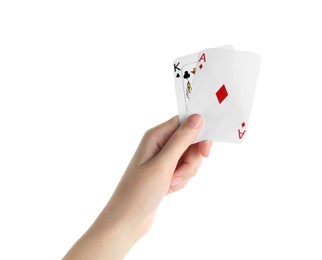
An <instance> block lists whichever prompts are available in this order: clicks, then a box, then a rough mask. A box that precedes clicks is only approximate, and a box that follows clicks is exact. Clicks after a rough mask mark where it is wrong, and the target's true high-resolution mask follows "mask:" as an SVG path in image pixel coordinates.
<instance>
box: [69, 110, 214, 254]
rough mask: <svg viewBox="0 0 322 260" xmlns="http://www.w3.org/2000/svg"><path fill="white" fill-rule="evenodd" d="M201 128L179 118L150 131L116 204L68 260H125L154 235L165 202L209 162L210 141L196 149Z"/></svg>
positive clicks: (194, 119) (196, 119)
mask: <svg viewBox="0 0 322 260" xmlns="http://www.w3.org/2000/svg"><path fill="white" fill-rule="evenodd" d="M201 127H202V118H201V116H200V115H196V114H195V115H191V116H190V117H189V118H188V119H187V120H186V121H185V122H184V123H183V124H181V126H180V125H179V121H178V117H177V116H176V117H173V118H171V119H170V120H168V121H166V122H164V123H163V124H160V125H158V126H156V127H154V128H152V129H150V130H148V131H147V132H146V133H145V135H144V136H143V138H142V141H141V143H140V144H139V146H138V148H137V151H136V152H135V154H134V156H133V158H132V160H131V162H130V163H129V165H128V167H127V169H126V171H125V173H124V175H123V177H122V179H121V180H120V183H119V184H118V186H117V188H116V189H115V191H114V193H113V195H112V197H111V199H110V200H109V202H108V203H107V205H106V206H105V208H104V209H103V211H102V212H101V213H100V215H99V216H98V218H97V219H96V220H95V222H94V223H93V224H92V226H91V227H90V228H89V230H88V231H87V232H86V233H85V234H84V235H83V236H82V237H81V238H80V239H79V240H78V241H77V242H76V243H75V245H74V246H73V247H72V248H71V249H70V250H69V252H68V253H67V254H66V256H65V257H64V258H63V259H64V260H71V259H77V260H85V259H86V260H88V259H96V260H101V259H102V260H103V259H104V260H109V259H113V260H118V259H123V258H124V257H125V256H126V254H127V252H128V251H129V250H130V249H131V247H132V246H133V245H134V244H135V243H136V242H137V241H138V240H139V239H140V238H141V237H142V236H143V235H144V234H146V232H147V231H148V230H149V228H150V226H151V224H152V221H153V218H154V215H155V213H156V211H157V208H158V206H159V204H160V202H161V201H162V199H163V198H164V197H165V196H166V195H167V194H169V193H173V192H176V191H178V190H180V189H182V188H183V187H184V186H185V185H186V184H187V183H188V182H189V180H190V179H191V178H192V177H193V176H194V175H195V174H196V172H197V170H198V168H199V166H200V164H201V161H202V158H203V157H208V156H209V151H210V148H211V143H210V142H209V141H204V142H200V143H197V144H192V143H193V142H194V140H195V138H196V137H197V135H198V133H199V131H200V129H201Z"/></svg>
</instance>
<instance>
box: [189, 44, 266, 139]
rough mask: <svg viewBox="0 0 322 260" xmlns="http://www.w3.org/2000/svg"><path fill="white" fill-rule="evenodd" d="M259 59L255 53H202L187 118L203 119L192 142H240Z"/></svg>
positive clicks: (248, 114) (250, 106)
mask: <svg viewBox="0 0 322 260" xmlns="http://www.w3.org/2000/svg"><path fill="white" fill-rule="evenodd" d="M259 66H260V57H259V55H258V54H256V53H251V52H241V51H234V50H225V49H218V48H214V49H205V50H204V51H201V52H200V54H199V58H198V63H197V66H196V76H195V78H194V82H193V86H194V90H193V95H191V98H190V100H189V107H188V110H187V116H189V115H191V114H195V113H198V114H200V115H202V117H203V119H204V124H203V128H202V129H201V131H200V133H199V135H198V137H197V139H196V140H195V142H199V141H202V140H212V141H222V142H232V143H240V142H241V141H242V140H243V139H244V138H245V133H246V132H247V127H248V120H249V117H250V112H251V108H252V103H253V98H254V93H255V88H256V82H257V77H258V72H259Z"/></svg>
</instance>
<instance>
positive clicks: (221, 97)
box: [216, 85, 228, 104]
mask: <svg viewBox="0 0 322 260" xmlns="http://www.w3.org/2000/svg"><path fill="white" fill-rule="evenodd" d="M216 96H217V99H218V102H219V104H221V102H223V101H224V100H225V98H226V97H227V96H228V92H227V89H226V87H225V85H222V86H221V88H220V89H218V91H217V92H216Z"/></svg>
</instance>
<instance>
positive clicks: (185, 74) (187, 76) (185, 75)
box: [183, 71, 190, 79]
mask: <svg viewBox="0 0 322 260" xmlns="http://www.w3.org/2000/svg"><path fill="white" fill-rule="evenodd" d="M183 78H184V79H188V78H190V74H189V72H188V71H185V72H184V75H183Z"/></svg>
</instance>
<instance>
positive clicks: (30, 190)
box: [0, 0, 322, 260]
mask: <svg viewBox="0 0 322 260" xmlns="http://www.w3.org/2000/svg"><path fill="white" fill-rule="evenodd" d="M286 3H289V4H286ZM300 3H301V4H300ZM318 3H319V1H309V0H308V1H247V0H244V1H228V0H227V1H221V2H218V1H168V2H166V1H158V2H157V1H141V0H137V1H113V2H112V1H66V0H64V1H61V0H57V1H34V0H33V1H9V0H7V1H6V0H4V1H1V2H0V248H1V249H0V259H6V260H8V259H33V260H35V259H60V258H61V257H62V256H63V255H64V254H65V253H66V251H67V250H68V249H69V248H70V247H71V246H72V244H73V243H74V242H75V241H76V240H77V239H78V238H79V237H80V236H81V235H82V234H83V232H84V231H85V230H86V229H87V228H88V227H89V225H90V224H91V223H92V222H93V220H94V219H95V217H96V216H97V215H98V213H99V212H100V210H101V209H102V208H103V207H104V205H105V203H106V202H107V201H108V199H109V197H110V195H111V193H112V192H113V189H114V187H115V186H116V184H117V183H118V180H119V178H120V177H121V175H122V174H123V171H124V169H125V168H126V166H127V164H128V161H129V160H130V158H131V157H132V154H133V152H134V150H135V149H136V146H137V144H138V143H139V141H140V139H141V136H142V135H143V133H144V132H145V130H147V129H148V128H150V127H152V126H154V125H156V124H159V123H161V122H163V121H165V120H167V119H168V118H170V117H172V116H173V115H174V114H176V112H177V107H176V98H175V91H174V89H173V88H174V80H173V65H172V61H173V59H174V58H176V57H178V56H182V55H185V54H189V53H192V52H196V51H199V50H201V49H203V48H208V47H216V46H219V45H224V44H233V45H234V47H235V48H236V49H239V50H246V51H254V52H258V53H259V54H260V55H261V58H262V65H261V71H260V76H259V81H258V86H257V92H256V95H255V102H254V106H253V112H252V116H251V122H250V125H249V128H248V135H247V138H246V141H245V143H244V144H242V145H232V144H224V143H215V144H214V145H213V149H212V153H211V156H210V158H209V159H207V160H205V161H204V163H203V165H202V167H201V169H200V170H199V172H198V175H197V176H196V177H195V178H194V179H193V181H192V182H191V183H189V185H188V186H187V187H186V189H184V190H183V191H181V192H179V193H177V194H173V195H172V196H169V197H167V198H166V199H165V200H164V202H163V204H162V205H161V207H160V210H159V213H158V215H157V218H156V220H155V222H154V225H153V227H152V229H151V231H150V232H149V234H148V235H147V236H146V237H144V238H143V239H142V240H140V241H139V243H138V244H137V245H136V246H135V247H134V248H133V249H132V251H131V252H130V254H129V255H128V257H127V259H157V260H158V259H160V260H161V259H247V260H251V259H254V260H255V259H256V260H258V259H292V260H293V259H321V258H322V221H321V219H322V210H321V207H322V205H321V203H322V189H321V187H322V166H321V145H322V141H321V131H322V128H321V122H320V121H321V112H322V105H321V104H322V102H321V87H322V78H321V65H322V64H321V60H322V48H321V46H322V38H321V24H322V16H321V9H320V8H319V7H318Z"/></svg>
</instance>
